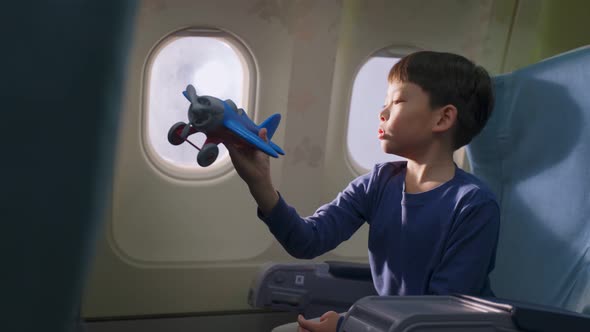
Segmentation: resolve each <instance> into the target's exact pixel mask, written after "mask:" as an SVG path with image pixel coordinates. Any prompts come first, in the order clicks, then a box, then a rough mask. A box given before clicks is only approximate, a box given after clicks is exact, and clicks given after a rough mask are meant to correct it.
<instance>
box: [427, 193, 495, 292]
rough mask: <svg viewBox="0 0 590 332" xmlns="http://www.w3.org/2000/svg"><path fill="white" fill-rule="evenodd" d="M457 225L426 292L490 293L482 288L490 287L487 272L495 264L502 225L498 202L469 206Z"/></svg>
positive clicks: (461, 214)
mask: <svg viewBox="0 0 590 332" xmlns="http://www.w3.org/2000/svg"><path fill="white" fill-rule="evenodd" d="M456 225H457V227H456V228H455V229H453V230H452V231H451V235H450V238H449V242H448V244H447V246H446V250H445V252H444V253H443V256H442V258H441V261H440V263H439V264H438V266H437V267H436V268H435V269H434V271H433V274H432V276H431V278H430V283H429V285H428V291H427V292H428V293H429V294H437V295H444V294H451V293H461V294H470V295H487V294H481V292H482V290H484V289H485V288H486V287H489V285H486V283H487V282H488V275H489V273H490V272H491V271H492V270H493V268H494V262H495V256H496V247H497V244H498V233H499V227H500V211H499V207H498V204H497V203H496V202H495V201H493V200H489V201H486V202H482V203H479V204H474V205H473V206H470V207H467V208H465V209H464V211H462V212H461V213H460V216H459V219H458V220H457V223H456Z"/></svg>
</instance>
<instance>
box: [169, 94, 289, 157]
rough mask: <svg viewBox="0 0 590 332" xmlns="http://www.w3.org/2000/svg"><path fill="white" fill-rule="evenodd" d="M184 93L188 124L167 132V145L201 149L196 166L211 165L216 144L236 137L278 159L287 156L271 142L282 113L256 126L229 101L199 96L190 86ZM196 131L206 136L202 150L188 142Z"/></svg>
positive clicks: (173, 127)
mask: <svg viewBox="0 0 590 332" xmlns="http://www.w3.org/2000/svg"><path fill="white" fill-rule="evenodd" d="M182 94H183V95H184V96H185V97H186V99H188V101H190V103H191V105H190V107H189V108H188V119H189V123H188V124H186V123H184V122H178V123H176V124H174V125H173V126H172V127H171V128H170V130H169V131H168V142H170V144H172V145H180V144H182V143H184V142H185V141H186V142H188V143H189V144H190V145H192V146H193V147H195V148H196V149H197V150H199V153H198V154H197V163H198V164H199V165H200V166H202V167H207V166H209V165H211V164H212V163H213V162H214V161H215V160H216V159H217V155H218V154H219V148H218V147H217V145H218V144H219V143H224V142H226V141H229V140H234V139H235V138H240V139H242V140H244V141H246V142H248V143H250V144H252V145H253V146H255V147H256V148H258V149H260V150H262V151H263V152H265V153H266V154H268V155H269V156H272V157H275V158H278V156H279V154H282V155H284V154H285V152H283V150H282V149H281V148H280V147H279V146H278V145H276V144H274V143H273V142H271V141H270V139H271V138H272V136H273V134H274V133H275V131H276V129H277V127H278V126H279V122H280V121H281V115H280V114H273V115H271V116H270V117H269V118H268V119H266V120H264V122H262V123H261V124H260V126H257V125H256V124H255V123H254V122H253V121H252V120H250V118H249V117H248V115H247V114H246V112H244V110H243V109H241V108H239V109H238V108H237V107H236V104H234V102H233V101H231V100H230V99H227V100H226V101H222V100H220V99H218V98H215V97H211V96H197V91H196V90H195V88H194V87H193V86H192V85H190V84H189V85H188V86H187V87H186V91H183V92H182ZM262 128H266V130H267V138H268V142H265V141H264V140H263V139H261V138H260V137H259V136H258V131H259V130H260V129H262ZM197 132H202V133H204V134H205V135H207V139H206V140H205V143H204V144H203V147H202V148H198V147H197V146H196V145H194V144H193V143H191V142H190V141H189V140H188V139H187V138H188V137H189V136H190V135H192V134H194V133H197Z"/></svg>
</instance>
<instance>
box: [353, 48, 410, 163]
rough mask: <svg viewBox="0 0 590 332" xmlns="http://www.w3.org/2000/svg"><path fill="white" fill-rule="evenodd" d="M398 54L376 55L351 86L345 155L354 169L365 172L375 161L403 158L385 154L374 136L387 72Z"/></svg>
mask: <svg viewBox="0 0 590 332" xmlns="http://www.w3.org/2000/svg"><path fill="white" fill-rule="evenodd" d="M400 58H401V57H392V56H385V55H378V54H377V55H375V56H373V57H371V58H370V59H369V60H368V61H367V62H366V63H365V64H364V65H363V66H362V67H361V69H360V70H359V72H358V74H357V76H356V78H355V80H354V83H353V87H352V97H351V101H350V113H349V116H348V134H347V146H348V157H349V160H350V162H351V164H352V166H353V168H354V169H355V170H356V171H357V172H358V173H359V174H362V173H365V172H367V171H368V170H370V169H372V168H373V166H374V165H375V164H377V163H382V162H387V161H395V160H405V159H404V158H403V157H399V156H395V155H389V154H385V153H384V152H383V150H381V145H380V143H379V140H378V139H377V127H378V125H379V112H380V111H381V109H382V107H383V102H384V100H385V95H386V91H387V75H388V73H389V70H390V69H391V67H392V66H393V65H394V64H395V63H396V62H398V61H399V59H400Z"/></svg>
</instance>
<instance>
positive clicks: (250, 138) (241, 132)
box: [223, 120, 279, 158]
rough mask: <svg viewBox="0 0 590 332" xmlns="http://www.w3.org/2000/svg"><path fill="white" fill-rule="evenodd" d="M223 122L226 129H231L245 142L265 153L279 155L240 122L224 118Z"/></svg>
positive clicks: (273, 155) (276, 156)
mask: <svg viewBox="0 0 590 332" xmlns="http://www.w3.org/2000/svg"><path fill="white" fill-rule="evenodd" d="M223 124H224V125H225V127H227V129H229V130H231V131H232V132H233V133H235V134H236V135H238V136H240V137H241V138H243V139H244V140H246V142H248V143H250V144H252V145H254V146H256V147H257V148H259V149H260V150H262V151H264V152H265V153H266V154H268V155H270V156H272V157H275V158H278V157H279V155H278V154H277V152H276V151H275V150H274V149H273V148H272V147H271V145H270V144H268V143H267V142H265V141H263V140H262V138H260V137H259V136H258V135H256V134H254V133H253V132H251V131H249V130H248V129H246V128H245V127H244V126H243V125H242V124H240V123H239V122H237V121H234V120H224V121H223Z"/></svg>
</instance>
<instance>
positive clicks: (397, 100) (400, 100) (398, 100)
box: [393, 99, 405, 105]
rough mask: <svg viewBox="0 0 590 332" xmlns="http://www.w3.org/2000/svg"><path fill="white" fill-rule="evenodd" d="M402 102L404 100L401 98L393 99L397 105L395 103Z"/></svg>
mask: <svg viewBox="0 0 590 332" xmlns="http://www.w3.org/2000/svg"><path fill="white" fill-rule="evenodd" d="M403 102H405V100H403V99H396V100H394V101H393V104H395V105H397V104H399V103H403Z"/></svg>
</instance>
